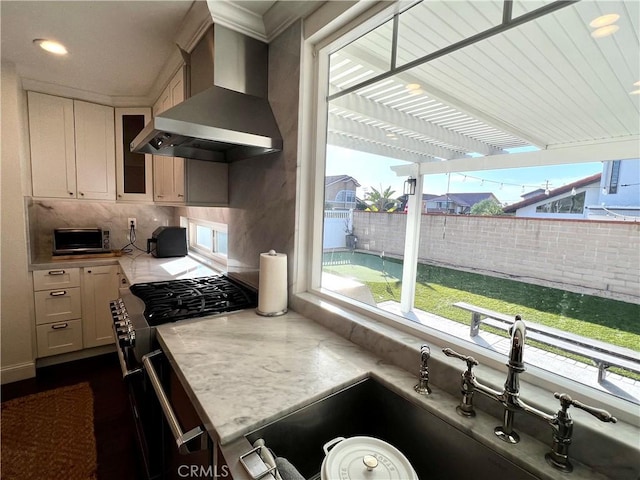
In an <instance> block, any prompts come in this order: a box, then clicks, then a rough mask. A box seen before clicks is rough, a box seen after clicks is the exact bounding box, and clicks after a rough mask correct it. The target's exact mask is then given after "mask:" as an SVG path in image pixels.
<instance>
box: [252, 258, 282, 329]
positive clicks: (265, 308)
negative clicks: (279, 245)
mask: <svg viewBox="0 0 640 480" xmlns="http://www.w3.org/2000/svg"><path fill="white" fill-rule="evenodd" d="M257 313H258V314H259V315H264V316H266V317H275V316H277V315H282V314H284V313H287V255H286V254H284V253H276V252H275V250H270V251H269V252H267V253H261V254H260V281H259V282H258V309H257Z"/></svg>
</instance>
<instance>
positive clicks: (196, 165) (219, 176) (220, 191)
mask: <svg viewBox="0 0 640 480" xmlns="http://www.w3.org/2000/svg"><path fill="white" fill-rule="evenodd" d="M186 172H187V177H186V185H187V205H196V206H197V205H202V206H207V205H229V164H227V163H215V162H205V161H203V160H195V159H193V158H189V159H187V160H186Z"/></svg>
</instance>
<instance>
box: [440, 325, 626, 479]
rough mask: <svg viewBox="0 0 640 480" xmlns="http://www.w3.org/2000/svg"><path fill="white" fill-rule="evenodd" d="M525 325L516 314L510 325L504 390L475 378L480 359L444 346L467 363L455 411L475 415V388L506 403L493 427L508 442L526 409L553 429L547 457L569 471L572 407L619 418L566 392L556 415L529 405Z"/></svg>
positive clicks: (602, 418) (515, 435)
mask: <svg viewBox="0 0 640 480" xmlns="http://www.w3.org/2000/svg"><path fill="white" fill-rule="evenodd" d="M525 332H526V327H525V324H524V322H523V321H522V318H521V317H520V316H519V315H517V316H516V318H515V322H514V323H513V326H512V327H511V347H510V349H509V362H508V363H507V364H506V365H507V368H508V372H507V379H506V381H505V383H504V389H503V391H502V392H499V391H497V390H494V389H492V388H490V387H488V386H486V385H483V384H482V383H480V382H478V380H476V376H475V374H474V373H473V367H474V366H476V365H478V362H477V361H476V360H475V359H474V358H473V357H470V356H467V355H461V354H459V353H457V352H455V351H453V350H452V349H450V348H444V349H443V350H442V351H443V352H444V354H445V355H447V356H448V357H454V358H459V359H460V360H463V361H464V362H466V363H467V370H466V371H464V372H463V373H462V381H461V393H462V400H461V402H460V405H459V406H458V407H457V408H456V411H457V412H458V413H459V414H460V415H462V416H465V417H473V416H475V410H474V408H473V394H474V392H475V391H478V392H480V393H482V394H483V395H485V396H487V397H489V398H491V399H493V400H496V401H498V402H499V403H501V404H502V405H503V406H504V416H503V421H502V425H499V426H497V427H496V428H495V429H494V433H495V434H496V435H497V436H498V438H500V439H501V440H504V441H505V442H508V443H512V444H515V443H518V442H519V441H520V436H519V435H518V433H517V432H515V431H514V430H513V420H514V416H515V412H525V413H528V414H530V415H533V416H535V417H537V418H540V419H542V420H544V421H545V422H547V423H548V424H549V425H550V426H551V428H552V431H553V443H552V446H551V451H550V452H549V453H548V454H547V455H546V456H545V458H546V459H547V462H548V463H549V464H550V465H552V466H553V467H554V468H557V469H559V470H562V471H565V472H570V471H572V469H573V467H572V466H571V462H570V461H569V455H568V450H569V445H570V444H571V437H572V434H573V420H572V419H571V416H570V415H569V413H568V412H567V409H568V408H569V407H570V406H572V405H573V406H574V407H576V408H580V409H581V410H584V411H586V412H588V413H590V414H591V415H593V416H595V417H596V418H597V419H598V420H600V421H602V422H611V423H616V421H617V419H616V418H615V417H614V416H612V415H611V414H610V413H609V412H607V411H606V410H601V409H598V408H594V407H590V406H588V405H585V404H583V403H581V402H579V401H577V400H573V399H572V398H571V397H570V396H569V395H567V394H566V393H563V394H559V393H555V394H554V396H555V397H556V398H557V399H558V400H560V410H558V412H557V413H556V414H555V415H552V414H548V413H545V412H543V411H541V410H538V409H536V408H534V407H532V406H530V405H527V404H526V403H525V402H524V401H522V400H521V399H520V379H519V375H520V374H521V373H522V372H524V371H525V366H524V361H523V358H524V345H525Z"/></svg>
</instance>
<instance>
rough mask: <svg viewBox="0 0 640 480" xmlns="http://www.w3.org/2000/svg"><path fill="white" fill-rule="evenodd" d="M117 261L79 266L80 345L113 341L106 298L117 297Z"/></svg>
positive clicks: (85, 346)
mask: <svg viewBox="0 0 640 480" xmlns="http://www.w3.org/2000/svg"><path fill="white" fill-rule="evenodd" d="M118 272H119V268H118V266H117V265H108V266H100V267H84V268H83V269H82V287H81V288H82V343H83V346H84V348H90V347H99V346H100V345H108V344H110V343H113V342H114V339H113V330H112V328H111V325H112V324H113V320H112V319H111V311H110V310H109V302H110V301H111V300H115V299H116V298H118V286H119V285H118V284H119V282H118Z"/></svg>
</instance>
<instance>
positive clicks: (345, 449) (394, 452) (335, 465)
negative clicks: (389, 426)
mask: <svg viewBox="0 0 640 480" xmlns="http://www.w3.org/2000/svg"><path fill="white" fill-rule="evenodd" d="M334 444H335V446H334V447H333V448H332V449H331V450H329V452H328V454H327V456H326V458H325V460H324V462H323V463H324V465H323V467H322V479H323V480H329V479H331V480H334V479H340V480H363V479H366V480H408V479H415V480H417V479H418V476H417V475H416V473H415V471H414V470H413V467H412V466H411V463H409V460H407V457H405V456H404V455H403V454H402V452H400V451H399V450H398V449H397V448H395V447H394V446H393V445H390V444H388V443H387V442H385V441H383V440H379V439H377V438H374V437H351V438H347V439H344V438H342V437H339V438H337V439H335V440H333V441H331V442H329V443H328V444H327V445H326V446H325V452H326V451H327V450H328V448H330V446H331V445H334Z"/></svg>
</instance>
